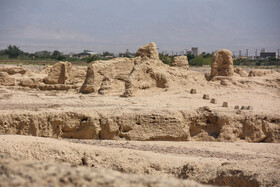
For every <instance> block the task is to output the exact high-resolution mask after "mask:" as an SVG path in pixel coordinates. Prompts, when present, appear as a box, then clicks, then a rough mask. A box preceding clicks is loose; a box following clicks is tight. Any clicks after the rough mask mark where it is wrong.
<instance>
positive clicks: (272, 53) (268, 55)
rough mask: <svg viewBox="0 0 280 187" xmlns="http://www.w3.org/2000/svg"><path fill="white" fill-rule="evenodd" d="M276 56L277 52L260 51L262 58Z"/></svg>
mask: <svg viewBox="0 0 280 187" xmlns="http://www.w3.org/2000/svg"><path fill="white" fill-rule="evenodd" d="M269 57H272V58H276V52H260V58H263V59H264V58H269Z"/></svg>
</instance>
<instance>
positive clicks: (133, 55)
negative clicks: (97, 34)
mask: <svg viewBox="0 0 280 187" xmlns="http://www.w3.org/2000/svg"><path fill="white" fill-rule="evenodd" d="M135 56H136V54H135V53H131V52H130V51H129V50H128V49H127V50H126V52H124V53H119V57H128V58H131V57H135Z"/></svg>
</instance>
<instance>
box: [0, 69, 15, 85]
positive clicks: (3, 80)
mask: <svg viewBox="0 0 280 187" xmlns="http://www.w3.org/2000/svg"><path fill="white" fill-rule="evenodd" d="M0 85H3V86H14V85H15V79H14V78H12V77H10V76H9V74H8V73H7V72H0Z"/></svg>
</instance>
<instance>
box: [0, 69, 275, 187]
mask: <svg viewBox="0 0 280 187" xmlns="http://www.w3.org/2000/svg"><path fill="white" fill-rule="evenodd" d="M35 69H36V72H35V71H34V70H35ZM30 70H31V71H32V72H31V73H30V74H29V75H28V76H27V75H21V74H15V75H10V76H11V77H12V78H14V79H15V80H16V81H20V80H21V79H23V78H30V77H31V78H32V77H36V78H39V79H43V78H45V77H46V76H47V74H46V73H38V71H39V70H41V69H40V68H36V67H35V68H34V67H32V68H30ZM208 70H209V69H206V70H204V69H202V70H201V69H197V70H195V71H193V70H189V71H185V70H183V69H177V68H176V67H167V69H166V71H167V72H168V73H169V74H170V79H168V81H169V86H168V87H166V88H158V87H151V88H149V89H139V90H137V92H135V93H134V95H133V97H128V98H125V97H120V95H121V94H122V93H123V91H124V90H123V89H124V88H123V87H124V83H121V84H120V86H123V87H120V88H119V89H115V90H111V91H110V92H108V93H106V94H104V95H100V94H98V93H96V92H95V93H90V94H81V93H79V86H81V85H82V82H83V81H82V82H78V83H77V85H78V86H76V85H75V86H76V87H71V89H69V88H67V89H66V90H45V91H44V90H41V89H39V88H38V87H36V88H29V87H23V86H19V85H15V86H0V133H1V134H2V135H0V145H1V146H0V165H1V167H0V186H18V185H22V186H30V185H34V186H42V185H43V186H49V185H53V186H58V185H70V186H71V185H72V186H73V185H78V186H82V185H87V186H92V185H96V186H114V185H115V186H120V185H121V186H153V185H154V186H172V185H173V186H196V185H197V186H199V185H201V184H212V185H227V186H280V178H279V176H280V173H279V168H280V154H279V153H280V146H279V144H278V143H271V142H280V133H279V132H280V115H279V111H280V82H279V81H280V73H279V72H274V73H271V74H267V75H265V76H256V77H240V76H237V75H235V76H233V77H231V78H223V79H216V80H213V81H210V82H209V81H206V79H205V77H204V74H202V73H201V72H205V71H208ZM209 71H210V70H209ZM65 85H66V84H65ZM47 86H48V85H47ZM59 86H63V85H59ZM72 88H74V89H72ZM191 89H196V91H197V93H196V94H190V90H191ZM204 94H209V97H210V99H209V100H205V99H203V95H204ZM213 98H215V99H216V101H217V103H216V104H213V103H210V100H211V99H213ZM223 102H228V107H222V105H223ZM235 106H239V108H241V107H242V106H246V107H247V106H251V109H250V110H239V109H234V108H235ZM8 134H10V135H8ZM22 135H32V136H22ZM34 136H36V137H34ZM47 137H48V138H47ZM127 140H131V141H127ZM135 140H138V141H135ZM151 140H154V141H151ZM158 140H164V141H158ZM195 140H199V141H195ZM201 141H204V142H201ZM209 141H212V142H209ZM248 142H266V143H248ZM104 168H105V169H104ZM99 169H100V170H99ZM112 170H117V171H118V172H117V171H112ZM38 171H39V172H38ZM169 177H170V178H169ZM40 178H44V179H45V180H40ZM189 180H191V181H189ZM194 181H196V182H197V183H196V182H194Z"/></svg>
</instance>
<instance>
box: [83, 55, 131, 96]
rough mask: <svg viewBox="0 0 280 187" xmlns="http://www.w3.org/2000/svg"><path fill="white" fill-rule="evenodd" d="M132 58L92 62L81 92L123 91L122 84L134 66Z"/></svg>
mask: <svg viewBox="0 0 280 187" xmlns="http://www.w3.org/2000/svg"><path fill="white" fill-rule="evenodd" d="M134 61H135V60H134V59H129V58H116V59H112V60H108V61H97V62H93V63H92V64H91V65H90V66H89V67H88V69H87V74H86V79H85V81H84V83H83V85H82V87H81V89H80V92H81V93H92V92H98V93H100V94H104V93H105V92H106V93H108V92H110V91H112V90H119V89H120V90H121V91H124V84H125V81H126V80H127V77H128V75H129V73H130V72H131V70H132V68H133V66H134Z"/></svg>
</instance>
